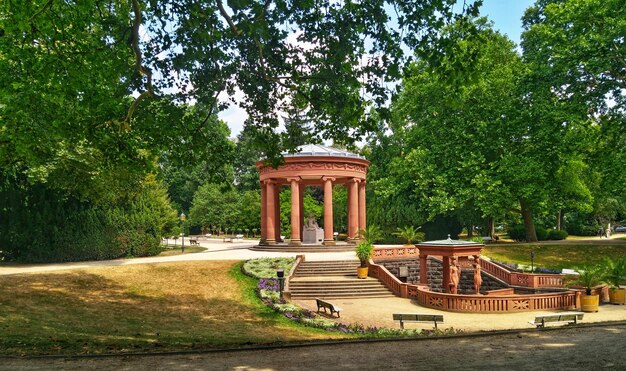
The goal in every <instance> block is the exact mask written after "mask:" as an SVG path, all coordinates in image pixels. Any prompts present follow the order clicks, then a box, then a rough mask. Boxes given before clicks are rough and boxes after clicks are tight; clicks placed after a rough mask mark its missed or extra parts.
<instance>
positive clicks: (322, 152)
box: [281, 144, 365, 159]
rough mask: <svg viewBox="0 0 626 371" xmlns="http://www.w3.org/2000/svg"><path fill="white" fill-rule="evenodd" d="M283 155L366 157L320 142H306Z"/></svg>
mask: <svg viewBox="0 0 626 371" xmlns="http://www.w3.org/2000/svg"><path fill="white" fill-rule="evenodd" d="M281 154H282V155H283V157H319V156H328V157H347V158H360V159H365V157H363V156H361V155H357V154H356V153H352V152H348V151H345V150H343V149H338V148H333V147H327V146H322V145H319V144H305V145H303V146H298V147H296V151H295V152H294V153H289V152H286V151H285V152H282V153H281Z"/></svg>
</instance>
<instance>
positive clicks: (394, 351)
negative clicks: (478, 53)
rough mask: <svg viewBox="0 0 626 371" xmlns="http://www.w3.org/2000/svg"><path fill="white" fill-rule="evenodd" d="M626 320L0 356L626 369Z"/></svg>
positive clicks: (117, 362)
mask: <svg viewBox="0 0 626 371" xmlns="http://www.w3.org/2000/svg"><path fill="white" fill-rule="evenodd" d="M625 355H626V324H620V325H617V324H616V325H608V326H594V327H583V326H578V327H573V328H566V329H558V330H551V331H538V330H532V331H529V332H521V333H510V334H504V335H501V334H500V335H487V336H480V337H458V338H444V339H422V340H404V341H382V342H361V343H348V344H328V345H316V346H311V345H309V346H301V347H293V348H287V349H285V348H282V349H281V348H279V349H265V350H246V351H224V352H210V353H197V354H183V355H180V354H178V355H147V356H146V355H143V356H116V357H93V358H34V359H7V358H5V359H2V358H0V370H11V371H21V370H50V369H63V370H129V371H139V370H151V371H154V370H315V369H321V370H386V369H397V370H468V369H483V370H524V371H529V370H530V371H532V370H598V369H601V368H604V369H612V370H624V369H626V356H625Z"/></svg>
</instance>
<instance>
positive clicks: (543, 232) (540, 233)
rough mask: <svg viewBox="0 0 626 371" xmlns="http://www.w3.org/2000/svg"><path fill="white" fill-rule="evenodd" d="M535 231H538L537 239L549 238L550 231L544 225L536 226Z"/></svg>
mask: <svg viewBox="0 0 626 371" xmlns="http://www.w3.org/2000/svg"><path fill="white" fill-rule="evenodd" d="M535 233H537V240H539V241H545V240H547V239H548V233H549V231H548V230H547V229H545V228H543V227H535Z"/></svg>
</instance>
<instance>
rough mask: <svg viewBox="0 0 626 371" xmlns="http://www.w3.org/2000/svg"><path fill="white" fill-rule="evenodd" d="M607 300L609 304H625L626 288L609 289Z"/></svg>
mask: <svg viewBox="0 0 626 371" xmlns="http://www.w3.org/2000/svg"><path fill="white" fill-rule="evenodd" d="M609 298H610V301H611V304H621V305H625V304H626V288H623V289H621V288H620V289H609Z"/></svg>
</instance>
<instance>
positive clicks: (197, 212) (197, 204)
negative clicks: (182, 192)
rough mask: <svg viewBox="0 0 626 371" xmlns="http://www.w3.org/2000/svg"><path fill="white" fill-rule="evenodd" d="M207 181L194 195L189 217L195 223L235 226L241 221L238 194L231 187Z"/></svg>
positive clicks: (230, 227) (204, 225)
mask: <svg viewBox="0 0 626 371" xmlns="http://www.w3.org/2000/svg"><path fill="white" fill-rule="evenodd" d="M225 188H226V187H223V186H220V185H217V184H211V183H207V184H204V185H202V186H200V187H199V188H198V191H197V192H196V194H195V195H194V197H193V203H192V206H191V209H190V211H189V219H190V220H191V222H192V223H193V224H195V225H200V226H203V227H206V226H218V227H228V228H229V229H232V228H234V227H235V226H236V225H237V223H238V221H239V210H238V202H237V201H238V195H237V193H236V192H235V191H234V190H232V189H230V188H226V189H225Z"/></svg>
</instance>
